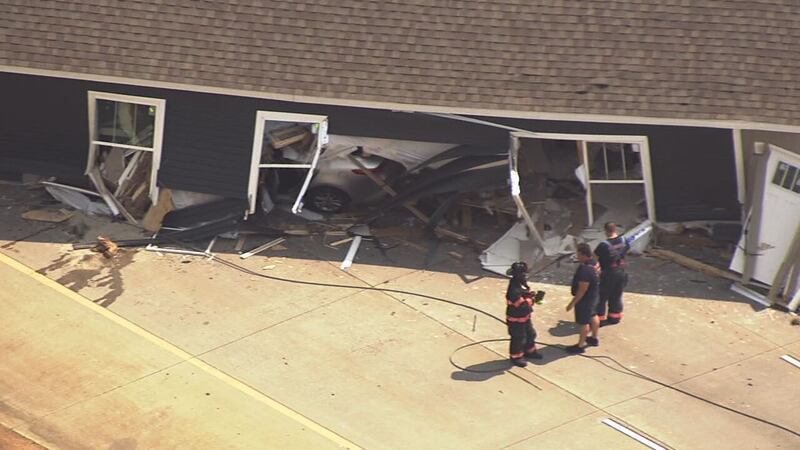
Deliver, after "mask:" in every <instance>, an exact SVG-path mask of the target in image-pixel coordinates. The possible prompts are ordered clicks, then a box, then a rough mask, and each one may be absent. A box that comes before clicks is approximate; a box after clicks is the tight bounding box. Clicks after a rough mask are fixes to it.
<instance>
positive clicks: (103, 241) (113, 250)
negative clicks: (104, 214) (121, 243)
mask: <svg viewBox="0 0 800 450" xmlns="http://www.w3.org/2000/svg"><path fill="white" fill-rule="evenodd" d="M92 251H94V252H97V253H102V254H103V256H105V257H106V258H113V257H114V256H116V254H117V253H118V252H119V247H118V246H117V244H116V243H115V242H114V241H112V240H111V239H109V238H107V237H105V236H98V237H97V245H95V246H94V248H92Z"/></svg>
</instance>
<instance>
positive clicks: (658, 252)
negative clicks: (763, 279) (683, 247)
mask: <svg viewBox="0 0 800 450" xmlns="http://www.w3.org/2000/svg"><path fill="white" fill-rule="evenodd" d="M647 253H648V254H649V255H651V256H655V257H658V258H664V259H668V260H670V261H672V262H675V263H677V264H680V265H682V266H684V267H686V268H689V269H692V270H696V271H698V272H702V273H704V274H706V275H709V276H712V277H718V278H725V279H727V280H731V281H740V279H741V277H739V275H736V274H735V273H732V272H728V271H726V270H722V269H719V268H717V267H714V266H710V265H708V264H706V263H702V262H700V261H697V260H695V259H692V258H689V257H688V256H683V255H681V254H679V253H675V252H673V251H670V250H665V249H661V248H657V249H656V248H654V249H651V250H648V251H647Z"/></svg>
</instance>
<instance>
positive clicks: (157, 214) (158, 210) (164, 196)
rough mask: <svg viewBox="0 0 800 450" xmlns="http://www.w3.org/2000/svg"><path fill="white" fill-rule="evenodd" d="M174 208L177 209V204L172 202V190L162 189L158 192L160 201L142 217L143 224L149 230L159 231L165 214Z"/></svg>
mask: <svg viewBox="0 0 800 450" xmlns="http://www.w3.org/2000/svg"><path fill="white" fill-rule="evenodd" d="M173 209H175V205H173V204H172V191H170V190H169V189H161V192H159V194H158V202H157V203H156V204H155V205H152V206H150V209H148V210H147V213H146V214H145V215H144V219H142V226H143V227H144V229H145V230H147V231H153V232H155V231H158V230H159V229H160V228H161V222H163V221H164V216H166V215H167V213H168V212H170V211H172V210H173Z"/></svg>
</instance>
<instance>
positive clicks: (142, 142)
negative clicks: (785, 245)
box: [96, 99, 156, 150]
mask: <svg viewBox="0 0 800 450" xmlns="http://www.w3.org/2000/svg"><path fill="white" fill-rule="evenodd" d="M155 123H156V106H154V105H140V104H136V103H127V102H117V101H112V100H105V99H98V100H97V138H96V143H98V144H100V143H103V144H108V145H116V144H123V145H128V146H131V147H139V148H140V149H142V150H153V132H154V131H155Z"/></svg>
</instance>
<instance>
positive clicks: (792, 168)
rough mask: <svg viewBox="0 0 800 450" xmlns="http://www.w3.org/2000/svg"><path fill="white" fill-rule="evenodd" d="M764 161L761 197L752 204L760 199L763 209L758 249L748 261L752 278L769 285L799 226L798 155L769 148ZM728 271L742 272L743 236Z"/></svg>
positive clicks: (799, 162)
mask: <svg viewBox="0 0 800 450" xmlns="http://www.w3.org/2000/svg"><path fill="white" fill-rule="evenodd" d="M766 158H767V163H766V172H767V173H766V178H765V179H766V185H765V186H764V196H763V198H761V199H753V202H757V201H759V200H760V201H761V202H762V205H763V207H762V213H761V227H760V230H759V233H758V241H757V242H758V250H757V251H756V252H755V254H754V255H753V258H752V260H753V264H754V268H753V278H754V279H755V280H757V281H760V282H762V283H765V284H772V281H773V280H774V279H775V274H776V273H777V272H778V268H779V267H780V265H781V263H782V262H783V260H784V259H785V258H786V252H787V251H788V249H789V245H791V242H792V238H793V237H794V234H795V233H796V232H797V226H798V224H799V223H800V155H797V154H794V153H791V152H788V151H786V150H784V149H782V148H780V147H775V146H774V145H770V146H769V150H768V152H767V155H766ZM752 222H753V220H749V221H748V223H752ZM745 231H746V230H745ZM731 269H733V270H735V271H737V272H742V271H743V270H744V233H743V236H742V239H741V240H740V242H739V245H738V246H737V248H736V253H735V254H734V258H733V261H732V262H731Z"/></svg>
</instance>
